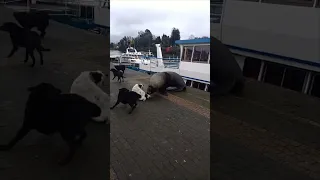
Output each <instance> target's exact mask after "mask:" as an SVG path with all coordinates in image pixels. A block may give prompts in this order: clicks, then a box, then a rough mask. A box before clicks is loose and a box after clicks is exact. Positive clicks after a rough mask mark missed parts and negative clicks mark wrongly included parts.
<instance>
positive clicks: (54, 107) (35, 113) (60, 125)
mask: <svg viewBox="0 0 320 180" xmlns="http://www.w3.org/2000/svg"><path fill="white" fill-rule="evenodd" d="M28 91H30V95H29V98H28V100H27V103H26V108H25V114H24V121H23V125H22V127H21V129H20V130H19V131H18V133H17V135H16V136H15V137H14V138H13V139H12V140H11V141H10V142H9V143H8V144H7V145H1V146H0V150H9V149H11V148H12V147H13V146H14V145H15V144H16V143H17V142H18V141H19V140H21V139H22V138H24V137H25V136H26V135H27V134H28V133H29V132H30V131H31V130H33V129H35V130H37V131H38V132H40V133H43V134H46V135H49V134H53V133H56V132H59V133H60V134H61V136H62V138H63V139H64V140H65V141H66V142H67V144H68V146H69V153H68V155H67V156H66V157H65V158H64V159H62V160H61V161H60V162H59V164H60V165H65V164H67V163H68V162H70V161H71V160H72V157H73V155H74V154H75V151H76V148H77V147H78V146H79V145H81V143H82V141H83V140H84V139H85V137H86V136H87V134H86V131H85V126H86V124H87V122H89V121H90V120H91V118H93V117H98V116H100V113H101V109H100V108H99V107H98V106H97V105H95V104H93V103H91V102H89V101H87V100H86V99H85V98H83V97H81V96H78V95H76V94H61V90H60V89H57V88H55V87H54V86H53V85H51V84H48V83H41V84H39V85H37V86H34V87H30V88H28Z"/></svg>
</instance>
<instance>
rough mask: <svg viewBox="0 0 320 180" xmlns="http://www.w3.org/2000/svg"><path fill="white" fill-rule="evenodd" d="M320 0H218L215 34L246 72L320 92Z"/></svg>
mask: <svg viewBox="0 0 320 180" xmlns="http://www.w3.org/2000/svg"><path fill="white" fill-rule="evenodd" d="M319 1H320V0H310V1H305V0H293V1H286V0H284V1H280V0H279V1H277V0H250V1H248V0H221V1H220V2H219V1H214V2H211V11H210V12H211V35H213V36H214V37H216V38H218V39H220V40H221V41H222V43H224V44H225V45H227V46H229V48H230V50H231V51H232V53H233V54H234V56H235V57H236V59H237V61H238V63H239V65H240V67H241V68H242V70H243V74H244V75H245V76H246V77H249V78H253V79H256V80H258V81H262V82H266V83H271V84H274V85H277V86H281V87H283V88H288V89H292V90H295V91H298V92H302V93H305V94H311V95H314V96H318V97H320V86H319V85H320V76H319V72H320V53H319V50H320V43H319V42H320V36H319V32H320V26H319V22H320V18H319V17H320V16H319V13H320V9H319V7H320V6H319V4H320V3H319Z"/></svg>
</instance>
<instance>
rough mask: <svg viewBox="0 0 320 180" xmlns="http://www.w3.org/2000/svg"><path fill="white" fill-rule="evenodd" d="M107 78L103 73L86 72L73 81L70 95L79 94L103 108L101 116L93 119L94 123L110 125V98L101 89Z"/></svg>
mask: <svg viewBox="0 0 320 180" xmlns="http://www.w3.org/2000/svg"><path fill="white" fill-rule="evenodd" d="M106 76H108V75H105V74H104V73H102V72H101V71H84V72H82V73H81V74H80V75H79V76H78V77H77V78H76V79H75V80H74V81H73V83H72V85H71V89H70V93H73V94H78V95H80V96H82V97H84V98H86V99H87V100H88V101H90V102H92V103H94V104H96V105H97V106H99V107H100V108H101V111H102V112H101V115H100V116H99V117H96V118H93V120H94V121H96V122H106V123H109V113H110V110H109V107H110V96H109V95H108V94H107V93H105V92H104V91H103V90H102V89H101V88H100V87H99V86H101V85H102V84H103V82H104V79H105V77H106Z"/></svg>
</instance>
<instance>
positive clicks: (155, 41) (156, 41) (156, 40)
mask: <svg viewBox="0 0 320 180" xmlns="http://www.w3.org/2000/svg"><path fill="white" fill-rule="evenodd" d="M154 44H161V38H160V36H157V37H156V39H155V40H154Z"/></svg>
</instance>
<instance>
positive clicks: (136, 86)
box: [132, 84, 150, 101]
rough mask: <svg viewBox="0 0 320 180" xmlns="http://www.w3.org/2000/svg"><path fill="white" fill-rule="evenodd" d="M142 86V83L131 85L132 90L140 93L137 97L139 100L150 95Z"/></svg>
mask: <svg viewBox="0 0 320 180" xmlns="http://www.w3.org/2000/svg"><path fill="white" fill-rule="evenodd" d="M142 88H143V84H135V85H134V86H133V87H132V91H134V92H136V93H137V94H140V96H141V98H140V99H139V100H140V101H145V100H147V99H149V98H150V95H149V94H147V93H146V92H144V90H142Z"/></svg>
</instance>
